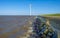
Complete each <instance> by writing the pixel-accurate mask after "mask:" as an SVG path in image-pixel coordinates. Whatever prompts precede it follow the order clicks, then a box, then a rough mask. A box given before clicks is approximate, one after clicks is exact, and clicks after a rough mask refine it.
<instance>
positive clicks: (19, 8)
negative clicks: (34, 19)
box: [0, 0, 60, 15]
mask: <svg viewBox="0 0 60 38" xmlns="http://www.w3.org/2000/svg"><path fill="white" fill-rule="evenodd" d="M30 4H31V15H41V14H54V13H60V0H0V15H30Z"/></svg>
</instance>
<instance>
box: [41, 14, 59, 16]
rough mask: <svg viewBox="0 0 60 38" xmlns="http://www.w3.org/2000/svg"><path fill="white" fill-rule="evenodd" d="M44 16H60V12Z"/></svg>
mask: <svg viewBox="0 0 60 38" xmlns="http://www.w3.org/2000/svg"><path fill="white" fill-rule="evenodd" d="M42 16H60V14H44V15H42Z"/></svg>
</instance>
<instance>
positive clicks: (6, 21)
mask: <svg viewBox="0 0 60 38" xmlns="http://www.w3.org/2000/svg"><path fill="white" fill-rule="evenodd" d="M33 19H34V16H0V38H17V37H18V36H20V35H22V34H24V33H25V32H26V31H27V30H24V29H21V28H22V27H24V26H29V23H28V21H32V20H33ZM5 35H6V36H5Z"/></svg>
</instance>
